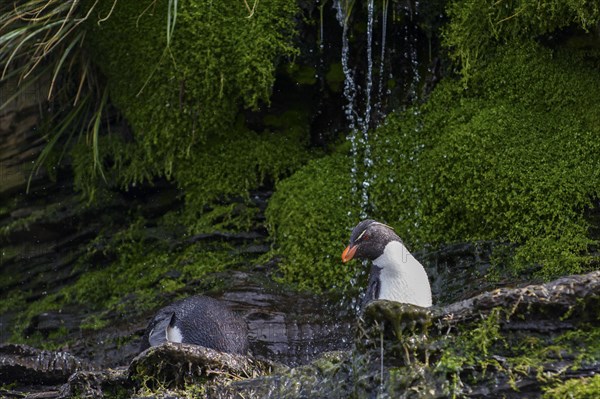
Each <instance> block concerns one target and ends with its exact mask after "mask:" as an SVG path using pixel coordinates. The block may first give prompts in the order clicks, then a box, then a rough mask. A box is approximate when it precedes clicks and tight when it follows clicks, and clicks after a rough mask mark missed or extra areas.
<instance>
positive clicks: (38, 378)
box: [0, 344, 91, 385]
mask: <svg viewBox="0 0 600 399" xmlns="http://www.w3.org/2000/svg"><path fill="white" fill-rule="evenodd" d="M89 369H91V365H89V364H87V363H86V362H84V361H83V360H81V359H78V358H76V357H75V356H73V355H71V354H69V353H67V352H51V351H46V350H40V349H36V348H32V347H30V346H26V345H14V344H8V345H2V346H0V384H11V383H13V382H18V384H19V385H25V384H35V385H53V384H58V383H64V382H66V381H67V379H68V378H69V376H70V375H71V374H73V373H75V372H77V371H80V370H89Z"/></svg>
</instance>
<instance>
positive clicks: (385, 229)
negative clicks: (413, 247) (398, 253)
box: [342, 219, 402, 263]
mask: <svg viewBox="0 0 600 399" xmlns="http://www.w3.org/2000/svg"><path fill="white" fill-rule="evenodd" d="M391 241H400V242H402V240H400V237H398V235H397V234H396V233H395V232H394V230H393V229H392V228H391V227H390V226H388V225H385V224H383V223H379V222H376V221H375V220H372V219H365V220H363V221H362V222H360V223H359V224H357V225H356V227H354V230H352V234H351V235H350V243H349V244H348V246H347V247H346V249H345V250H344V252H343V253H342V262H344V263H346V262H348V261H349V260H351V259H354V258H357V259H369V260H374V259H377V258H378V257H379V256H381V254H383V250H384V249H385V246H386V245H387V244H388V243H389V242H391Z"/></svg>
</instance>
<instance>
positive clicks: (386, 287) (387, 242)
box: [342, 219, 431, 307]
mask: <svg viewBox="0 0 600 399" xmlns="http://www.w3.org/2000/svg"><path fill="white" fill-rule="evenodd" d="M354 258H357V259H369V260H371V261H373V265H372V266H371V272H370V275H369V285H368V287H367V293H366V296H365V299H364V300H363V307H364V305H366V304H367V303H368V302H370V301H372V300H374V299H388V300H390V301H396V302H402V303H410V304H413V305H417V306H422V307H430V306H431V287H430V285H429V279H428V277H427V273H426V272H425V269H424V268H423V266H422V265H421V264H420V263H419V261H418V260H417V259H415V257H414V256H412V254H411V253H410V252H408V249H406V247H405V246H404V244H403V243H402V240H401V239H400V237H398V235H397V234H396V233H395V232H394V230H393V229H392V228H391V227H390V226H387V225H385V224H383V223H379V222H376V221H375V220H371V219H366V220H363V221H362V222H360V223H359V224H357V225H356V227H355V228H354V230H352V234H351V236H350V243H349V244H348V246H347V247H346V249H345V250H344V252H343V253H342V261H343V262H344V263H346V262H348V261H349V260H351V259H354Z"/></svg>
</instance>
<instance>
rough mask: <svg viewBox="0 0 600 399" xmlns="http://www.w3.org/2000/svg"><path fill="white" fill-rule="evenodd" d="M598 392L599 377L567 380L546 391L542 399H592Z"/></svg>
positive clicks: (599, 388)
mask: <svg viewBox="0 0 600 399" xmlns="http://www.w3.org/2000/svg"><path fill="white" fill-rule="evenodd" d="M599 392H600V376H598V375H595V376H593V377H590V378H579V379H572V380H567V381H565V382H564V383H562V384H559V385H557V386H555V387H552V388H550V389H548V390H547V391H546V392H545V393H544V396H543V398H544V399H564V398H569V399H594V398H597V397H598V393H599Z"/></svg>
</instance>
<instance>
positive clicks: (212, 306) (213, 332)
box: [140, 296, 248, 355]
mask: <svg viewBox="0 0 600 399" xmlns="http://www.w3.org/2000/svg"><path fill="white" fill-rule="evenodd" d="M167 329H177V330H178V331H179V333H180V334H181V342H183V343H186V344H194V345H200V346H204V347H206V348H211V349H215V350H217V351H220V352H227V353H236V354H243V355H245V354H247V352H248V327H247V325H246V323H245V322H244V320H243V319H242V318H241V317H240V316H239V315H237V314H236V313H234V312H232V311H231V310H230V309H229V308H228V307H227V306H226V305H225V304H223V303H222V302H220V301H218V300H216V299H213V298H209V297H206V296H193V297H190V298H186V299H183V300H180V301H177V302H175V303H172V304H171V305H168V306H166V307H164V308H162V309H161V310H159V311H158V313H157V314H156V316H154V318H153V319H152V320H151V321H150V323H149V324H148V327H147V328H146V332H145V334H144V336H143V338H142V344H141V346H140V350H141V351H143V350H146V349H148V348H149V347H150V346H156V345H160V344H162V343H164V342H167Z"/></svg>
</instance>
